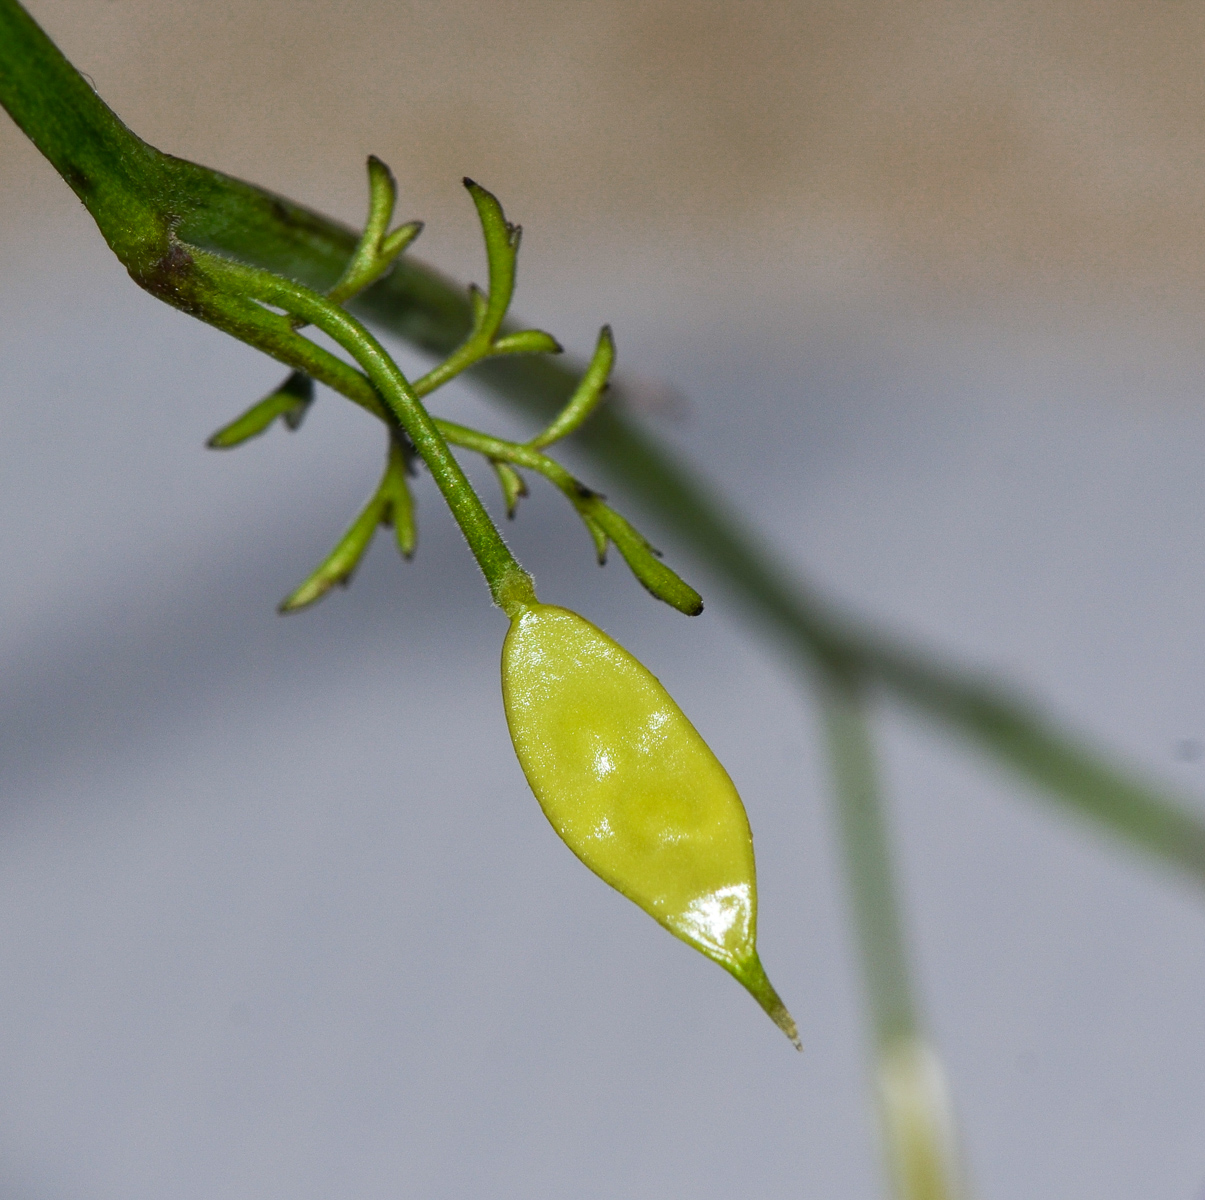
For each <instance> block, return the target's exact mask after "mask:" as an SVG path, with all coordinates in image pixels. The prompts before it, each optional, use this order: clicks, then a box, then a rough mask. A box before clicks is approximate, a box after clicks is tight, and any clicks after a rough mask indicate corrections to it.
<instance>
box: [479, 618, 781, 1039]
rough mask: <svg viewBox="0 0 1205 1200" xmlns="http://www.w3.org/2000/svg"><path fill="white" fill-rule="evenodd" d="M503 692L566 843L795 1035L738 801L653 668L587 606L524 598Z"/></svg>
mask: <svg viewBox="0 0 1205 1200" xmlns="http://www.w3.org/2000/svg"><path fill="white" fill-rule="evenodd" d="M502 695H503V700H504V702H505V705H506V719H507V723H508V724H509V726H510V734H511V739H512V741H513V742H514V745H515V752H516V753H517V754H518V756H519V762H520V764H521V765H522V767H523V772H524V774H525V775H526V776H527V781H528V783H530V784H531V789H532V791H533V792H535V794H536V799H537V800H539V802H540V806H541V807H542V808H543V810H544V813H545V815H546V816H547V817H548V819H549V821H550V822H551V823H552V826H553V828H554V829H555V830H556V831H557V833H558V834H560V836H561V838H562V839H563V840H564V841H565V843H566V845H568V846H569V848H570V849H571V850H572V851H573V852H574V854H576V855H577V856H578V858H580V859H581V860H582V862H584V863H585V864H586V866H588V867H589V868H590V869H591V870H592V871H594V872H595V874H597V875H600V876H601V877H602V878H603V879H604V880H606V882H607V883H609V884H610V885H611V886H612V887H614V888H616V889H617V890H618V891H620V892H622V893H623V894H624V895H625V896H627V897H628V899H630V900H632V901H634V902H635V903H636V904H638V905H639V906H640V907H641V908H643V909H644V911H645V912H647V913H648V914H649V915H650V916H651V917H653V918H654V919H655V920H657V921H658V922H660V923H661V924H662V925H664V926H665V928H666V929H668V930H669V931H670V932H671V933H673V934H674V935H675V936H676V937H679V938H681V939H682V940H683V941H684V942H687V943H689V944H690V945H692V946H694V947H695V949H697V950H699V951H701V952H702V953H703V954H705V955H707V957H708V958H711V959H714V960H715V961H716V962H717V963H719V964H720V965H721V966H722V967H724V968H725V970H727V971H729V972H730V973H731V974H732V975H733V976H735V977H736V979H738V980H739V981H740V982H741V983H742V984H743V985H744V986H745V987H746V988H747V989H748V990H749V991H750V992H751V993H752V995H753V997H754V998H755V999H756V1000H757V1002H758V1003H759V1004H760V1005H761V1006H762V1008H764V1009H765V1010H766V1012H767V1013H768V1014H769V1016H770V1017H771V1019H772V1020H773V1021H774V1022H775V1024H776V1025H778V1027H779V1028H780V1029H781V1030H782V1031H783V1032H784V1033H785V1034H786V1035H787V1037H789V1038H790V1039H791V1041H793V1042H794V1043H795V1045H796V1046H797V1047H798V1046H799V1039H798V1035H797V1033H796V1029H795V1022H794V1021H793V1020H792V1019H791V1014H790V1013H789V1012H787V1009H786V1006H785V1005H784V1004H783V1002H782V1001H781V1000H780V999H779V997H778V994H777V993H776V992H775V991H774V988H773V987H772V986H771V984H770V981H769V979H768V978H767V977H766V973H765V971H764V970H763V969H762V965H761V962H760V960H759V959H758V956H757V945H756V939H757V883H756V873H755V870H754V864H753V838H752V835H751V834H750V831H749V821H748V818H747V817H746V816H745V807H744V805H743V804H742V803H741V798H740V796H739V795H738V794H737V790H736V788H735V787H734V786H733V783H732V780H731V779H730V778H729V777H728V773H727V771H725V770H724V768H723V766H722V765H721V764H720V762H719V760H718V759H717V758H716V756H715V755H714V754H713V753H712V752H711V750H710V748H709V747H708V745H707V743H706V742H704V741H703V739H702V738H701V737H700V736H699V734H698V732H697V731H696V730H695V728H694V726H693V725H691V723H690V722H689V721H688V720H687V719H686V717H685V715H684V714H683V713H682V710H681V709H680V708H679V707H678V706H677V704H675V703H674V701H673V698H672V697H671V696H670V695H669V693H668V692H667V691H666V690H665V688H663V687H662V686H661V684H660V683H659V682H658V680H657V679H656V677H655V676H654V675H653V674H652V673H651V672H650V671H649V670H648V669H647V668H645V667H644V666H643V665H642V664H641V663H639V662H638V661H637V660H636V659H635V658H633V657H632V655H630V654H629V653H628V652H627V651H626V650H625V649H624V648H623V647H622V646H620V645H619V644H618V643H617V642H615V641H613V640H612V639H611V638H609V637H608V636H607V635H606V634H605V633H603V632H602V630H600V629H598V628H596V627H595V626H594V625H591V624H590V622H589V621H587V620H585V618H583V617H580V616H578V615H577V614H576V613H574V612H570V611H569V610H568V609H564V608H556V607H554V606H552V605H547V604H530V605H525V606H524V607H522V608H521V609H519V610H518V611H517V612H516V613H514V614H513V615H512V618H511V627H510V631H509V633H508V634H507V636H506V642H505V644H504V646H503V649H502Z"/></svg>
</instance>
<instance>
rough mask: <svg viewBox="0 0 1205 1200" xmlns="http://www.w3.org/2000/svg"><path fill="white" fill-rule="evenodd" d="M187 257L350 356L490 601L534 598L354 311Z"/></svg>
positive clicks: (210, 260)
mask: <svg viewBox="0 0 1205 1200" xmlns="http://www.w3.org/2000/svg"><path fill="white" fill-rule="evenodd" d="M195 262H196V265H197V267H198V268H199V269H200V270H201V272H202V273H203V274H204V275H206V276H208V277H209V278H212V279H214V280H215V281H217V282H218V283H219V285H221V284H223V283H224V284H226V285H228V287H229V289H230V290H231V291H235V292H239V293H242V294H245V295H249V296H252V297H254V299H256V300H258V301H260V302H261V303H263V304H271V305H274V306H276V307H278V308H282V309H284V310H285V311H286V312H287V313H289V314H290V315H291V316H293V317H298V318H301V319H302V320H304V321H306V322H307V323H309V324H311V325H313V326H314V327H315V328H317V329H320V330H322V332H323V333H325V334H327V335H329V336H330V337H331V338H333V339H334V340H335V342H337V343H338V344H339V345H340V346H342V347H343V348H344V349H345V350H346V351H347V352H348V353H349V354H351V355H352V356H353V358H355V360H356V362H357V363H358V364H359V365H360V366H361V367H362V368H363V370H364V373H365V375H366V376H367V377H368V380H369V382H370V383H371V384H372V386H373V387H374V388H375V389H376V392H377V394H378V395H379V396H380V397H381V399H382V400H383V401H384V402H385V404H386V405H387V406H388V408H389V411H390V412H391V413H392V415H393V416H394V417H395V418H396V420H397V422H398V424H399V425H400V426H401V427H402V429H404V430H405V431H406V434H407V436H408V437H409V438H410V440H411V442H413V443H414V448H415V449H416V450H417V451H418V453H419V454H420V455H421V456H422V459H423V461H424V462H425V463H426V464H427V468H428V469H429V470H430V472H431V474H432V476H433V477H434V479H435V482H436V485H437V486H438V487H439V490H440V492H441V493H442V494H443V497H444V500H445V501H446V502H447V504H448V507H449V508H450V509H451V510H452V515H453V516H454V517H455V518H456V522H457V524H458V525H459V526H460V529H461V531H462V532H463V533H464V536H465V540H466V541H467V542H468V544H469V548H470V549H471V550H472V552H473V555H474V557H475V558H476V560H477V564H478V566H479V567H480V568H481V573H482V574H483V575H484V576H485V578H486V581H487V583H488V584H489V587H490V592H491V594H492V595H493V597H494V602H495V603H496V604H497V605H498V606H499V607H500V608H501V609H502V610H503V611H504V612H505V613H506V614H507V615H508V616H511V615H513V614H514V613H515V612H516V611H518V609H519V608H521V607H523V606H525V605H528V604H532V603H534V602H535V589H534V587H533V585H532V582H531V577H530V576H529V575H528V574H527V572H526V571H524V570H523V568H522V567H521V566H520V565H519V563H518V562H517V561H516V559H515V557H514V555H513V554H512V553H511V551H510V548H509V547H508V546H507V544H506V542H505V540H504V539H503V537H502V534H501V533H499V531H498V527H497V526H496V525H495V524H494V522H493V520H492V519H491V518H490V515H489V513H487V512H486V510H485V506H484V505H483V504H482V503H481V499H480V498H479V497H478V495H477V493H476V492H475V491H474V490H473V486H472V484H470V483H469V481H468V479H467V477H466V476H465V474H464V471H463V470H462V469H461V466H460V464H459V463H458V462H457V461H456V458H455V456H454V455H453V454H452V452H451V450H449V449H448V445H447V443H446V442H445V441H444V439H443V436H442V434H441V433H440V431H439V429H438V427H437V426H436V424H435V422H434V421H433V420H432V418H431V416H430V415H429V414H428V412H427V410H426V409H425V408H424V407H423V404H422V401H421V400H420V399H419V398H418V396H417V395H416V394H415V392H414V390H413V388H411V386H410V384H409V382H408V381H407V379H406V377H405V376H404V375H403V374H402V372H401V370H400V369H399V368H398V366H397V364H396V363H395V362H394V361H393V359H392V358H391V357H390V356H389V354H388V353H387V352H386V350H385V349H384V347H383V346H382V345H381V344H380V342H378V341H377V339H376V338H375V337H373V335H372V334H371V333H369V332H368V330H367V329H365V328H364V326H363V325H361V324H360V322H359V321H357V320H356V319H355V318H354V317H352V316H350V315H349V314H348V313H346V312H344V311H343V309H341V308H339V307H338V306H337V305H335V304H332V303H331V301H330V300H328V299H327V298H326V297H325V296H321V295H319V294H318V293H317V292H314V291H311V290H310V289H309V288H307V287H304V286H302V285H301V284H297V283H293V282H292V281H290V280H287V279H282V278H281V277H280V276H278V275H273V274H271V273H270V272H267V271H262V270H259V269H257V268H254V267H248V266H245V265H244V264H242V263H236V262H231V261H229V260H227V259H222V258H219V257H217V256H216V255H212V254H204V253H201V252H198V253H197V255H196V259H195Z"/></svg>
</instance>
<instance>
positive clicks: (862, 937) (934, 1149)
mask: <svg viewBox="0 0 1205 1200" xmlns="http://www.w3.org/2000/svg"><path fill="white" fill-rule="evenodd" d="M817 685H818V687H817V690H818V692H819V694H820V703H821V708H822V715H823V718H824V728H825V734H826V743H827V747H828V758H829V764H830V771H831V774H832V782H833V795H834V799H835V802H836V816H837V829H838V842H839V844H840V847H841V858H842V866H843V868H844V871H843V874H844V876H845V881H846V887H847V889H848V891H849V903H850V909H851V911H852V913H853V924H854V932H855V935H856V937H857V940H858V949H859V954H858V957H859V960H860V961H861V964H862V972H863V976H864V980H863V982H864V983H865V987H866V996H867V1000H868V1003H869V1007H870V1018H871V1027H872V1031H873V1035H874V1059H875V1077H876V1079H875V1082H876V1084H877V1088H876V1094H877V1098H878V1102H879V1115H880V1120H881V1127H882V1134H883V1149H884V1152H885V1157H886V1159H887V1164H886V1165H887V1169H888V1173H889V1175H890V1176H891V1178H892V1180H893V1181H894V1184H895V1190H896V1195H897V1196H898V1197H899V1200H963V1198H964V1197H965V1196H966V1192H965V1191H964V1187H963V1183H962V1181H961V1178H960V1177H961V1171H960V1168H959V1163H958V1154H957V1148H956V1140H955V1136H954V1117H953V1111H952V1107H951V1104H950V1100H949V1097H948V1094H947V1091H946V1087H945V1074H944V1072H943V1070H942V1067H941V1061H940V1059H939V1058H938V1056H937V1052H936V1050H935V1049H934V1048H933V1047H932V1045H931V1044H930V1042H929V1039H928V1037H927V1035H926V1033H925V1030H924V1029H923V1027H922V1025H921V1022H920V1018H919V1015H918V1011H917V1004H916V1001H915V999H914V997H913V994H912V980H911V978H910V977H909V971H908V959H909V955H908V946H907V940H906V937H905V934H904V929H903V922H902V920H901V917H900V909H899V904H898V902H897V899H896V887H895V879H894V874H895V873H894V871H893V869H892V853H891V838H890V835H889V833H888V829H887V815H886V813H885V812H884V809H883V801H882V797H881V795H880V792H879V783H878V769H877V764H876V762H875V753H874V745H873V742H872V740H871V735H870V729H869V726H868V725H867V721H866V713H865V705H866V701H865V697H864V695H863V693H862V688H861V686H860V684H859V681H858V679H857V676H856V675H852V674H850V673H849V672H847V671H843V670H842V669H840V668H839V667H833V668H831V669H829V670H828V671H826V672H825V673H824V674H823V676H822V677H820V678H819V679H818V680H817Z"/></svg>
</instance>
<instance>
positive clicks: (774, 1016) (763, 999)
mask: <svg viewBox="0 0 1205 1200" xmlns="http://www.w3.org/2000/svg"><path fill="white" fill-rule="evenodd" d="M728 969H729V971H731V972H732V975H733V976H734V978H735V979H736V980H737V982H738V983H740V984H741V985H742V986H743V987H744V988H745V990H746V991H747V992H748V993H749V994H750V995H751V996H752V997H753V999H754V1000H756V1001H757V1002H758V1004H760V1005H761V1006H762V1009H763V1011H764V1012H765V1014H766V1016H768V1017H769V1018H770V1020H771V1021H773V1022H774V1024H775V1025H777V1026H778V1028H779V1029H781V1030H782V1031H783V1033H785V1034H786V1035H787V1037H788V1039H790V1042H791V1045H793V1046H794V1047H795V1049H796V1050H798V1051H799V1052H800V1053H801V1054H802V1053H803V1043H802V1042H801V1041H800V1040H799V1028H798V1026H797V1025H796V1024H795V1018H794V1017H793V1016H791V1014H790V1012H789V1011H788V1010H787V1006H786V1005H785V1004H783V1002H782V998H781V997H780V996H779V994H778V993H777V992H776V991H775V990H774V985H773V984H772V983H771V982H770V977H769V976H768V975H767V974H766V970H765V968H764V967H763V966H762V965H761V959H760V958H758V957H757V952H756V951H754V953H753V957H752V958H750V959H747V960H746V961H745V962H743V963H740V964H738V965H737V966H734V967H729V968H728Z"/></svg>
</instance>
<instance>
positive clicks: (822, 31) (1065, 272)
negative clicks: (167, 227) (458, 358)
mask: <svg viewBox="0 0 1205 1200" xmlns="http://www.w3.org/2000/svg"><path fill="white" fill-rule="evenodd" d="M29 7H30V9H31V11H32V12H33V13H34V15H35V16H36V17H37V19H38V20H39V21H40V22H41V23H42V24H43V26H44V27H45V28H46V29H47V30H48V31H49V32H50V33H51V35H52V36H53V37H54V38H55V39H56V40H57V41H58V42H59V44H60V45H61V46H62V47H63V48H64V49H65V50H66V51H67V53H68V54H69V55H70V56H71V57H72V58H73V59H74V61H75V62H76V63H77V65H78V66H79V67H80V68H81V69H82V70H84V71H86V72H87V73H88V74H89V75H90V76H91V77H92V78H93V80H94V81H95V83H96V86H97V87H98V89H99V90H100V92H101V94H102V95H103V96H105V98H106V99H107V100H108V101H109V102H110V103H111V104H112V105H113V107H114V108H115V109H116V110H117V111H118V112H119V113H120V114H121V115H122V116H123V117H124V118H125V119H126V120H127V122H128V123H129V124H130V125H131V126H133V127H134V128H135V129H136V130H138V131H139V132H140V133H141V134H143V135H144V136H145V137H147V138H148V140H150V141H152V142H154V143H155V144H156V145H159V146H160V147H162V148H164V149H167V150H170V151H172V152H174V153H177V154H181V155H184V156H186V157H190V158H195V159H198V160H200V161H203V162H206V163H208V164H210V165H214V166H217V167H220V168H222V169H225V170H227V171H230V172H232V173H234V174H236V175H240V176H243V177H247V178H251V179H254V180H256V181H257V182H261V183H264V184H266V185H268V186H271V187H274V188H276V189H278V190H281V191H284V192H286V193H288V194H290V195H292V196H294V197H295V198H297V199H301V200H304V201H307V202H309V203H312V204H315V205H318V206H320V207H323V208H326V209H328V210H333V211H335V212H336V213H337V214H338V215H340V216H342V217H343V218H345V219H347V220H349V221H354V220H356V219H357V218H358V217H359V215H360V211H361V207H362V204H363V180H362V177H361V161H362V159H363V157H364V156H365V155H366V154H367V153H369V152H370V151H371V152H375V153H377V154H379V155H381V156H382V157H383V158H385V159H386V160H387V161H388V162H390V163H391V165H392V166H393V167H394V169H395V171H396V172H397V174H398V176H399V179H400V180H401V183H402V192H403V202H402V208H403V210H404V212H405V214H406V215H418V216H423V217H425V218H427V219H428V221H429V222H430V223H431V224H430V226H429V229H428V233H427V235H426V236H425V237H424V243H423V253H424V255H425V256H426V257H428V258H432V257H438V251H439V249H440V247H441V243H440V240H439V239H440V238H441V237H446V238H448V239H450V240H449V241H448V242H447V249H448V251H449V253H451V255H452V258H453V260H454V261H453V262H452V263H451V264H450V265H451V266H453V267H454V268H457V269H460V268H461V263H460V261H459V257H460V256H461V255H462V254H464V253H467V249H466V248H467V246H468V243H467V242H465V243H464V245H463V247H462V245H461V243H460V242H458V241H456V237H458V236H459V234H456V235H452V234H444V233H441V232H440V230H441V226H442V225H443V224H444V223H443V222H441V220H440V217H441V214H442V213H444V212H445V206H447V205H456V206H457V208H456V210H455V212H456V214H457V215H456V224H457V225H458V226H459V225H462V224H463V222H462V220H461V218H462V217H463V204H464V202H463V198H462V196H461V195H460V194H459V179H460V176H461V175H463V174H465V173H471V174H473V175H474V176H475V177H478V178H480V179H481V180H482V182H484V183H486V184H487V185H488V186H490V187H492V188H493V189H495V190H496V191H498V192H499V194H500V195H501V196H502V197H503V199H504V201H505V202H506V203H507V205H508V208H509V209H511V210H512V211H515V212H517V213H518V214H519V215H520V218H521V219H522V220H523V221H524V223H525V225H527V226H528V229H529V232H530V231H534V230H535V229H536V228H537V227H538V228H540V229H541V230H543V236H544V238H545V239H546V242H545V244H546V245H551V244H553V243H554V242H556V243H558V244H560V245H561V246H562V247H563V248H565V247H569V246H570V245H572V246H583V247H587V248H590V249H591V250H592V251H594V252H596V253H602V254H605V255H614V254H626V255H628V256H630V257H633V258H635V257H639V256H644V255H653V256H655V257H658V260H659V261H661V260H665V259H672V260H673V261H674V262H675V263H677V264H679V265H681V266H682V267H683V269H684V270H685V271H686V274H687V275H688V276H689V275H690V271H691V269H692V265H693V264H697V263H699V262H703V261H709V262H712V263H716V264H720V265H721V267H722V270H723V271H731V272H733V273H734V274H735V275H747V276H750V277H752V276H754V275H757V274H758V273H762V274H767V275H773V276H775V277H789V276H790V274H791V272H792V271H793V270H796V269H797V268H798V269H800V270H802V269H803V267H804V266H805V265H806V264H811V268H815V266H816V264H817V263H819V264H822V265H823V264H825V263H827V264H828V265H829V267H830V268H831V269H832V270H833V271H834V272H835V273H836V274H837V275H840V274H841V273H842V272H845V271H848V272H850V273H853V274H859V275H860V276H861V277H862V278H864V279H869V280H877V279H895V280H901V279H902V280H906V281H910V282H911V283H912V284H913V285H916V286H923V287H924V288H925V289H927V290H928V291H929V292H933V291H937V292H944V291H948V290H952V291H955V292H958V293H966V292H968V291H970V292H975V291H991V290H993V289H1003V290H1006V291H1011V290H1016V289H1017V288H1020V290H1021V291H1022V292H1024V291H1026V290H1029V289H1033V288H1038V289H1040V290H1049V289H1054V291H1055V292H1060V291H1062V290H1063V289H1066V288H1071V289H1087V292H1088V294H1091V295H1097V294H1108V295H1112V296H1115V297H1117V298H1118V299H1121V300H1123V301H1126V300H1128V301H1129V302H1130V303H1134V302H1135V301H1137V302H1139V303H1142V304H1145V303H1154V304H1163V303H1166V302H1168V301H1170V302H1171V303H1172V304H1173V305H1175V306H1178V307H1182V308H1183V307H1186V308H1187V309H1188V310H1195V309H1196V308H1197V307H1198V306H1200V305H1201V304H1202V301H1203V300H1205V288H1203V286H1202V282H1203V281H1205V219H1203V218H1205V70H1203V67H1205V61H1203V60H1205V8H1203V7H1202V6H1201V5H1197V4H1188V3H1178V2H1165V3H1157V4H1152V3H1149V2H1146V3H1137V2H1134V0H1095V2H1088V0H1050V2H1048V3H1033V2H1028V3H1027V2H1023V0H1001V2H998V3H979V4H958V3H941V2H937V0H913V2H912V3H904V4H894V3H886V2H884V0H861V2H852V0H851V2H846V3H840V4H837V3H831V2H830V3H806V2H802V0H795V2H794V3H784V2H783V0H767V2H762V3H757V4H752V3H741V2H737V0H726V2H724V3H717V2H710V3H709V2H699V0H695V2H691V0H641V2H634V0H594V2H593V3H589V4H586V3H563V2H562V3H553V2H551V0H497V2H494V3H482V2H480V0H478V2H472V0H440V2H439V3H425V2H417V3H400V2H396V0H394V2H389V0H358V2H357V3H354V4H352V3H336V2H334V0H296V2H288V3H286V2H282V0H203V2H201V3H196V2H192V3H187V4H185V3H166V2H164V0H31V2H30V4H29ZM0 156H2V158H0V203H2V204H3V211H4V212H5V213H7V214H8V217H9V219H10V220H11V219H15V218H16V217H17V216H18V214H20V213H23V212H29V211H32V210H35V209H37V208H39V207H40V206H41V204H42V203H43V202H44V191H45V189H46V187H47V186H49V184H48V180H47V178H46V176H45V174H44V173H43V172H40V171H34V170H30V169H27V168H26V166H25V164H28V163H29V162H30V161H31V160H30V158H29V157H28V154H27V152H26V151H25V150H24V148H22V147H21V146H20V145H19V135H18V134H17V133H16V131H15V130H14V129H13V127H12V126H11V124H5V125H3V127H0ZM18 166H19V167H21V169H16V168H17V167H18ZM566 255H567V257H566V262H572V261H573V258H572V253H570V252H569V251H568V250H567V249H566ZM704 275H707V272H704ZM709 278H710V276H709ZM717 278H722V273H721V275H720V276H717ZM789 291H790V288H789V287H788V292H789Z"/></svg>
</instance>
